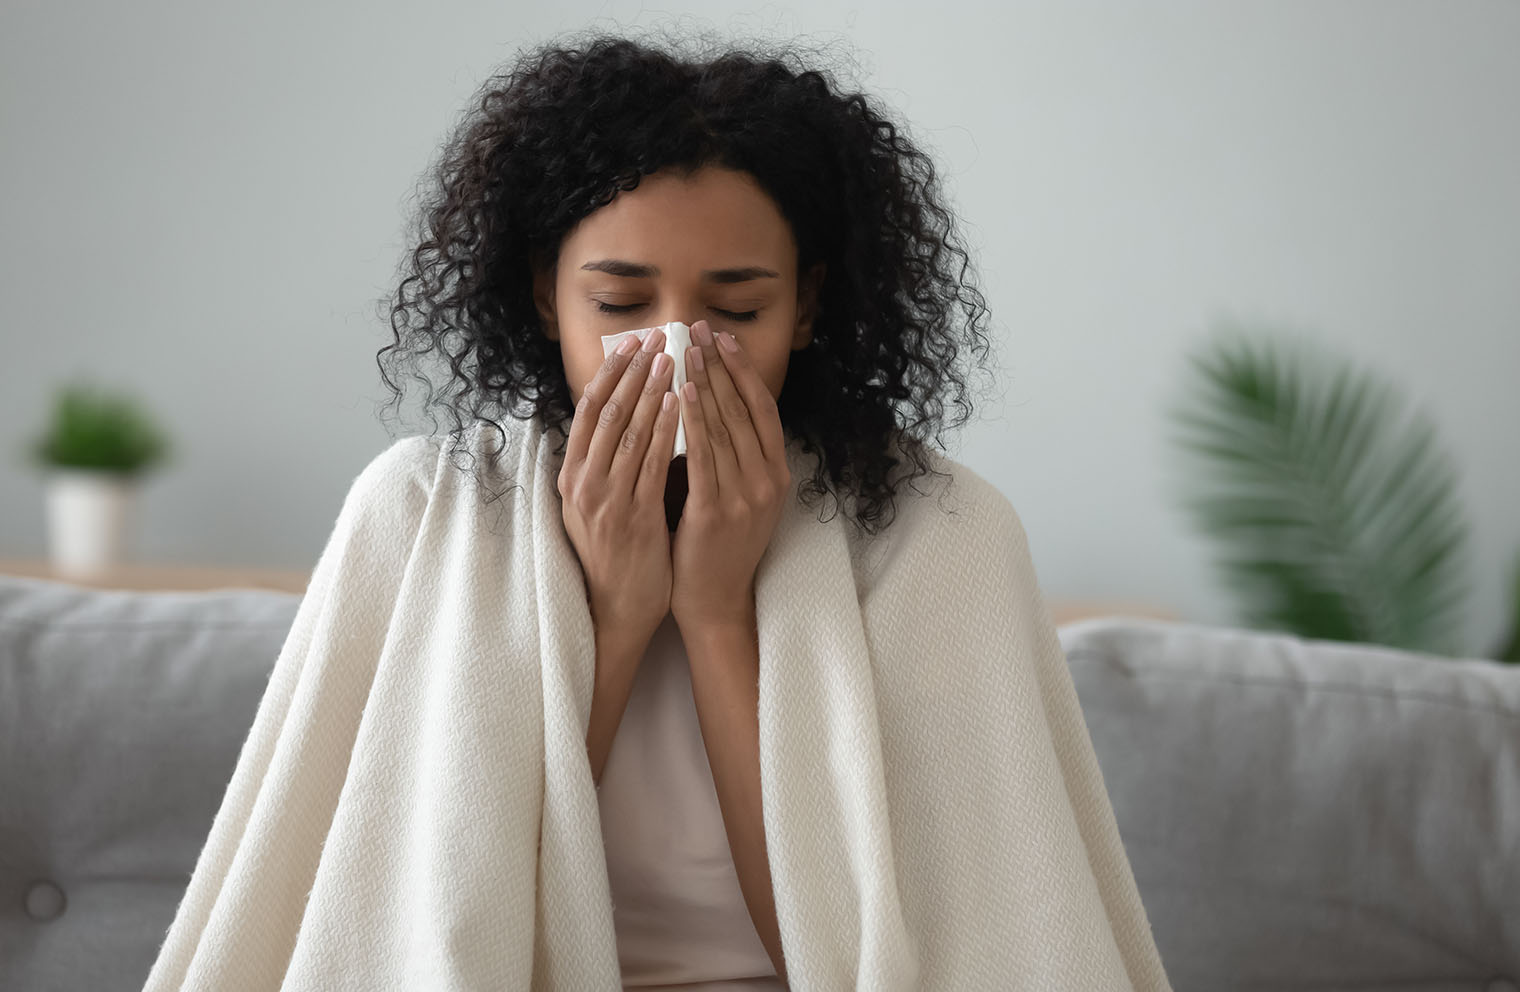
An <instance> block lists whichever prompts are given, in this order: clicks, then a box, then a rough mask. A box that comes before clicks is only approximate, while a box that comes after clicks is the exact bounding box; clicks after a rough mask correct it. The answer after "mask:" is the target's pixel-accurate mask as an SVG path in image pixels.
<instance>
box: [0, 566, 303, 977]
mask: <svg viewBox="0 0 1520 992" xmlns="http://www.w3.org/2000/svg"><path fill="white" fill-rule="evenodd" d="M299 602H300V597H299V596H297V595H294V594H291V593H282V592H273V591H260V590H220V591H215V592H186V593H169V592H128V591H103V590H98V589H87V588H83V587H78V586H73V585H69V584H66V583H59V582H48V581H44V580H40V579H24V578H17V577H13V576H3V577H0V962H3V966H0V989H3V990H5V992H11V990H17V992H20V990H25V992H50V990H55V989H56V990H59V992H63V990H69V992H73V990H79V989H90V990H115V989H122V990H128V989H130V990H136V989H140V988H142V985H143V982H144V981H145V980H146V979H147V976H148V970H149V968H150V967H151V966H152V964H153V959H154V958H155V957H156V956H157V952H158V948H159V946H160V944H161V943H162V941H163V938H164V935H165V933H166V932H167V931H168V928H169V924H170V922H171V921H172V920H173V918H174V911H175V909H176V907H177V906H178V904H179V900H180V898H181V896H183V895H184V891H185V886H186V885H187V884H188V883H189V880H190V873H191V871H192V870H193V869H194V867H195V860H196V858H197V856H198V855H199V854H200V849H201V846H202V845H203V844H204V843H205V840H206V835H207V834H208V832H209V831H210V829H211V821H212V818H213V817H214V816H215V815H216V811H217V809H218V807H219V806H220V805H221V799H222V794H223V792H224V791H225V790H226V787H227V782H228V780H229V779H230V778H231V776H232V770H233V767H234V766H235V765H236V763H237V757H238V752H239V749H240V748H241V745H242V742H243V740H244V738H245V737H246V736H247V734H248V729H249V727H251V726H252V724H253V717H254V713H255V711H256V710H257V708H258V703H259V699H260V698H261V697H262V695H263V692H264V688H265V686H266V684H267V683H268V680H269V675H270V672H271V671H272V670H273V667H274V661H275V658H276V657H277V655H278V654H279V650H280V647H281V645H282V644H283V643H284V639H285V635H286V632H287V631H288V630H289V628H290V625H291V623H292V621H293V620H294V618H295V610H296V606H297V605H298V604H299Z"/></svg>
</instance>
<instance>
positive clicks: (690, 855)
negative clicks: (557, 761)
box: [597, 615, 786, 992]
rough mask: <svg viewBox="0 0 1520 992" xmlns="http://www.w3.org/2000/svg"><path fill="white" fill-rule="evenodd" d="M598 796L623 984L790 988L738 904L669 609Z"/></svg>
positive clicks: (754, 991)
mask: <svg viewBox="0 0 1520 992" xmlns="http://www.w3.org/2000/svg"><path fill="white" fill-rule="evenodd" d="M597 803H598V805H599V807H600V810H601V818H602V840H603V843H604V844H605V846H606V849H607V876H608V881H609V882H610V884H611V888H612V919H613V926H614V928H615V930H616V931H617V949H618V963H619V964H620V965H621V967H622V973H623V988H625V989H643V990H668V992H762V990H763V992H776V990H785V989H786V985H785V984H784V983H783V982H782V981H781V980H780V979H779V978H778V977H776V969H775V967H774V966H773V965H772V964H771V960H770V956H769V955H768V954H766V953H765V945H764V944H762V943H761V942H760V935H759V934H757V933H756V932H755V927H754V923H753V922H752V921H751V920H750V917H749V910H748V909H747V908H746V906H745V904H744V893H743V891H742V890H741V889H740V888H739V876H738V874H737V873H736V872H735V871H734V862H733V855H732V854H731V853H730V851H729V847H728V835H727V833H726V832H725V831H724V827H723V812H722V809H721V808H720V807H719V806H718V792H717V789H716V787H715V786H714V785H713V779H712V769H711V767H710V766H709V765H708V763H707V750H706V748H705V747H704V746H703V743H702V732H701V727H700V725H699V724H698V723H697V706H696V701H695V700H694V699H693V698H692V694H691V671H690V668H689V667H688V663H687V658H686V650H685V647H684V646H683V645H682V642H681V634H680V631H679V629H678V628H677V627H676V625H675V621H674V620H673V619H672V618H671V617H670V616H668V615H667V616H666V618H665V622H664V623H662V624H661V625H660V628H659V630H657V631H656V632H655V635H654V638H653V639H652V640H651V641H650V644H649V648H648V650H647V651H646V652H645V655H644V660H643V661H642V662H641V663H640V665H639V670H638V673H637V674H636V675H635V676H634V683H633V691H632V694H631V695H630V696H629V698H628V708H627V709H626V710H625V711H624V713H623V719H622V721H621V722H620V723H619V724H618V729H617V734H616V736H615V737H614V738H613V741H612V749H611V750H610V751H609V752H608V754H607V763H606V765H605V766H604V767H603V769H602V779H601V782H600V784H599V785H598V786H597Z"/></svg>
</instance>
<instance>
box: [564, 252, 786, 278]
mask: <svg viewBox="0 0 1520 992" xmlns="http://www.w3.org/2000/svg"><path fill="white" fill-rule="evenodd" d="M581 268H582V269H585V270H587V271H589V272H606V273H608V274H609V275H614V276H623V277H625V278H628V279H652V278H654V277H655V276H657V275H659V274H660V270H659V269H657V268H655V267H654V266H653V265H640V264H639V263H637V262H627V261H624V260H623V259H621V258H603V259H599V260H598V261H595V262H587V263H586V264H585V265H582V266H581ZM702 278H703V279H706V280H707V281H709V282H718V283H734V282H749V281H750V280H751V279H779V278H781V274H780V273H778V272H774V271H772V270H770V269H767V268H764V267H762V266H759V265H749V266H745V267H744V268H739V269H709V270H707V271H706V272H704V273H702Z"/></svg>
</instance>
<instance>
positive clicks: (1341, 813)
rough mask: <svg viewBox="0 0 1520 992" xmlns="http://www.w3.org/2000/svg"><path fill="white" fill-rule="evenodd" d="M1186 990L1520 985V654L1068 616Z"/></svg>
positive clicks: (1100, 745) (1100, 743)
mask: <svg viewBox="0 0 1520 992" xmlns="http://www.w3.org/2000/svg"><path fill="white" fill-rule="evenodd" d="M1060 633H1061V640H1062V643H1063V645H1064V646H1065V648H1066V652H1067V659H1068V663H1069V665H1070V669H1071V673H1072V680H1073V682H1074V683H1075V685H1076V688H1077V693H1078V695H1079V697H1080V698H1081V701H1082V711H1083V715H1084V718H1085V719H1086V721H1087V724H1088V730H1089V733H1090V734H1091V736H1092V740H1093V747H1094V750H1095V751H1096V753H1097V756H1098V761H1099V764H1100V765H1101V766H1102V769H1103V775H1104V781H1105V784H1106V786H1107V788H1108V791H1109V795H1110V797H1111V799H1112V802H1113V806H1114V815H1115V818H1116V819H1117V821H1118V824H1119V828H1120V833H1121V835H1122V837H1123V839H1124V844H1125V850H1126V851H1127V853H1128V855H1129V858H1130V864H1131V866H1132V867H1133V869H1134V871H1135V876H1136V882H1137V884H1138V885H1139V888H1140V892H1141V897H1142V900H1143V901H1144V903H1145V907H1146V911H1147V913H1148V915H1149V917H1150V921H1151V926H1152V930H1153V932H1154V934H1155V938H1156V944H1157V947H1158V949H1159V950H1160V952H1161V957H1162V961H1163V963H1164V964H1165V966H1166V968H1167V972H1168V974H1169V975H1170V977H1171V979H1172V983H1173V986H1174V987H1175V988H1176V989H1177V990H1178V992H1187V990H1195V989H1196V990H1218V989H1247V988H1249V989H1296V988H1317V989H1350V988H1367V989H1383V988H1387V989H1391V988H1395V987H1396V988H1398V989H1400V990H1404V992H1412V990H1416V989H1422V990H1425V989H1428V990H1436V989H1441V990H1455V989H1473V990H1481V989H1486V988H1492V989H1511V990H1512V989H1515V988H1517V987H1520V668H1516V667H1515V666H1508V665H1501V664H1499V663H1496V662H1489V661H1480V660H1452V659H1446V658H1438V657H1432V656H1428V655H1417V654H1409V653H1404V652H1400V651H1394V650H1390V649H1386V648H1375V647H1369V646H1365V645H1352V644H1344V643H1333V642H1325V641H1308V640H1302V639H1299V638H1295V637H1292V636H1289V635H1285V634H1271V633H1252V632H1247V631H1242V630H1235V629H1222V628H1209V627H1202V626H1193V625H1186V624H1177V623H1168V622H1164V621H1145V620H1128V619H1123V618H1106V619H1101V620H1089V621H1084V622H1080V623H1076V624H1071V625H1068V626H1066V627H1063V628H1062V629H1061V632H1060Z"/></svg>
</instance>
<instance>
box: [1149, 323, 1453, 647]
mask: <svg viewBox="0 0 1520 992" xmlns="http://www.w3.org/2000/svg"><path fill="white" fill-rule="evenodd" d="M1191 367H1192V370H1193V371H1194V373H1195V379H1196V382H1195V385H1196V392H1195V393H1194V394H1193V395H1192V396H1191V402H1190V403H1189V404H1188V405H1186V406H1183V407H1179V408H1177V409H1175V410H1174V411H1172V416H1173V421H1174V424H1175V426H1176V427H1177V428H1178V430H1177V433H1176V437H1175V440H1176V442H1177V443H1178V444H1179V446H1180V447H1181V449H1182V450H1183V451H1184V452H1186V454H1187V456H1188V457H1189V459H1190V461H1191V464H1192V466H1193V467H1194V468H1195V469H1196V470H1197V471H1195V472H1194V473H1193V474H1192V475H1191V476H1190V482H1189V486H1188V491H1187V492H1186V494H1185V495H1184V496H1183V501H1184V504H1185V506H1186V507H1187V509H1188V511H1189V512H1190V514H1191V517H1192V520H1193V522H1194V523H1195V525H1196V526H1197V527H1198V529H1199V530H1200V532H1201V533H1203V534H1204V535H1206V536H1208V537H1209V538H1211V539H1212V540H1214V541H1215V542H1216V543H1217V546H1218V547H1219V549H1220V550H1221V554H1220V561H1219V564H1220V568H1221V574H1222V576H1223V579H1224V581H1225V582H1226V583H1227V585H1228V586H1229V587H1231V588H1232V589H1233V590H1234V591H1235V592H1236V593H1237V594H1238V595H1239V599H1240V603H1241V604H1242V612H1243V615H1244V616H1243V619H1244V620H1245V622H1247V623H1249V624H1250V625H1252V626H1255V627H1264V628H1268V629H1277V630H1288V631H1292V632H1294V633H1297V634H1300V635H1302V636H1305V637H1318V638H1328V639H1334V640H1345V641H1363V642H1369V643H1377V644H1386V645H1391V646H1394V647H1403V648H1408V649H1411V650H1424V651H1435V652H1440V653H1451V654H1457V653H1460V652H1461V646H1460V644H1459V640H1460V622H1461V609H1462V604H1463V603H1464V602H1465V600H1466V593H1467V590H1466V576H1467V569H1466V565H1467V558H1466V556H1467V543H1468V529H1467V522H1466V517H1465V515H1464V514H1463V512H1462V508H1461V506H1460V504H1459V502H1458V499H1457V493H1456V478H1455V471H1454V469H1453V467H1452V465H1451V463H1450V461H1449V459H1447V458H1446V456H1445V454H1444V453H1443V452H1442V451H1441V450H1440V448H1439V446H1438V442H1437V437H1436V432H1435V429H1434V428H1433V427H1432V426H1431V424H1430V422H1429V421H1428V420H1426V419H1425V418H1424V417H1423V416H1421V415H1419V414H1417V413H1411V412H1408V411H1407V409H1406V405H1405V404H1404V403H1403V402H1402V401H1401V400H1400V399H1399V397H1398V396H1397V395H1396V394H1395V392H1394V391H1393V390H1392V389H1391V388H1390V387H1389V386H1388V385H1386V384H1384V383H1382V382H1380V381H1378V380H1377V379H1376V378H1374V377H1373V376H1372V375H1371V374H1369V373H1367V372H1365V371H1362V370H1359V369H1357V368H1356V367H1355V366H1354V365H1352V364H1351V363H1350V362H1347V361H1344V360H1339V359H1334V358H1331V357H1328V356H1325V355H1324V354H1323V353H1318V352H1316V351H1314V350H1311V349H1310V348H1309V347H1308V346H1307V344H1306V343H1305V342H1298V343H1297V344H1296V345H1294V344H1291V343H1289V342H1287V341H1285V340H1283V339H1278V338H1263V339H1260V340H1257V341H1254V342H1253V341H1252V340H1251V339H1250V338H1248V337H1246V336H1244V335H1241V334H1239V333H1233V334H1221V335H1218V336H1216V337H1215V338H1214V340H1213V341H1212V342H1211V343H1210V344H1209V346H1208V347H1206V348H1204V349H1202V350H1201V351H1200V352H1199V353H1197V354H1195V355H1193V356H1191Z"/></svg>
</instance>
